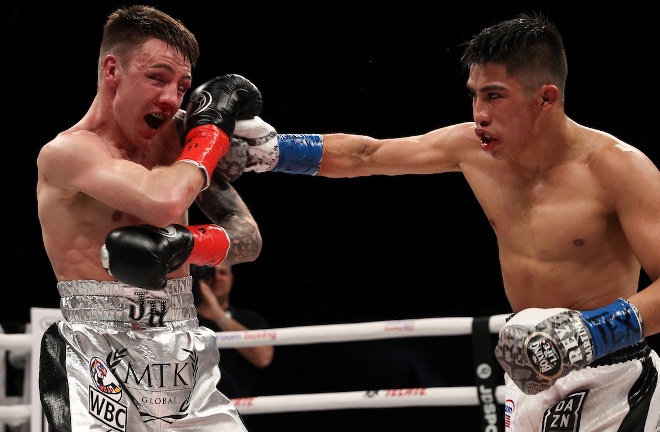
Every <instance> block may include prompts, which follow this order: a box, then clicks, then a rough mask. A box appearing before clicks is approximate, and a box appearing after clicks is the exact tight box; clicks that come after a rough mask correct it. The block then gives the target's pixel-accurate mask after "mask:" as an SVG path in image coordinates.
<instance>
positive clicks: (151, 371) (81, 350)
mask: <svg viewBox="0 0 660 432" xmlns="http://www.w3.org/2000/svg"><path fill="white" fill-rule="evenodd" d="M191 286H192V278H190V277H186V278H180V279H172V280H170V281H169V282H168V284H167V287H166V288H165V289H163V290H162V291H150V290H145V289H141V288H136V287H133V286H130V285H126V284H122V283H119V282H98V281H87V280H82V281H67V282H60V283H58V284H57V288H58V290H59V292H60V296H61V301H60V309H61V311H62V314H63V316H64V318H65V320H64V321H60V322H57V323H55V324H53V325H52V326H51V327H50V328H49V329H48V330H47V331H46V332H45V334H44V337H43V339H42V346H41V357H40V368H39V387H40V395H41V401H42V406H43V409H44V414H45V415H46V418H47V419H48V423H49V430H50V431H52V432H61V431H73V432H83V431H84V432H90V431H99V432H100V431H103V432H109V431H120V432H124V431H126V432H143V431H144V432H146V431H150V432H151V431H154V432H155V431H158V432H161V431H162V432H164V431H172V432H173V431H177V432H186V431H188V432H192V431H195V432H200V431H208V432H211V431H214V432H216V431H223V432H230V431H231V432H234V431H241V432H245V431H246V428H245V426H244V424H243V422H242V420H241V418H240V416H239V414H238V412H237V411H236V408H235V407H234V405H233V404H232V403H231V401H230V400H229V399H227V398H226V397H225V396H224V395H223V394H222V393H220V392H219V391H218V390H217V388H216V384H217V383H218V380H219V379H220V370H219V368H218V361H219V354H218V348H217V344H216V335H215V333H214V332H212V331H211V330H209V329H207V328H205V327H199V324H198V321H197V313H196V309H195V306H194V303H193V296H192V291H191Z"/></svg>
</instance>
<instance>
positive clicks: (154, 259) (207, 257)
mask: <svg viewBox="0 0 660 432" xmlns="http://www.w3.org/2000/svg"><path fill="white" fill-rule="evenodd" d="M229 246H230V240H229V236H228V235H227V232H226V231H225V230H224V228H222V227H220V226H218V225H213V224H206V225H194V226H183V225H178V224H172V225H168V226H166V227H164V228H158V227H155V226H152V225H135V226H126V227H121V228H116V229H114V230H112V231H110V233H109V234H108V235H107V236H106V239H105V244H104V245H103V246H102V247H101V262H102V263H103V267H104V268H105V269H106V270H107V271H108V273H110V275H111V276H113V277H114V278H115V279H117V280H118V281H120V282H123V283H126V284H129V285H133V286H136V287H140V288H145V289H152V290H160V289H163V288H165V286H166V285H167V274H168V273H170V272H172V271H174V270H177V269H179V268H181V266H182V265H183V264H184V263H186V262H188V263H192V264H197V265H207V264H209V265H215V264H219V263H221V262H222V261H223V260H224V259H225V258H226V257H227V254H228V253H229Z"/></svg>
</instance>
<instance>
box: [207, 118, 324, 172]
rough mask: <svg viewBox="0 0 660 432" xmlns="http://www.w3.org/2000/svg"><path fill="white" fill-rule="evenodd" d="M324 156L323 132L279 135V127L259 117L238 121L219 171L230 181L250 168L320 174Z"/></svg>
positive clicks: (219, 165) (250, 169)
mask: <svg viewBox="0 0 660 432" xmlns="http://www.w3.org/2000/svg"><path fill="white" fill-rule="evenodd" d="M322 155H323V137H322V136H321V135H314V134H284V135H278V134H277V132H276V131H275V128H273V127H272V126H271V125H270V124H268V123H266V122H265V121H263V120H262V119H261V118H260V117H259V116H255V117H254V118H252V119H247V120H239V121H237V122H236V127H235V129H234V135H232V137H231V146H230V149H229V151H228V152H227V154H226V155H225V157H223V158H222V159H221V160H220V162H219V163H218V165H217V170H218V171H219V174H220V175H221V176H222V177H223V178H224V179H225V180H227V181H234V180H236V179H237V178H238V177H240V175H241V174H243V172H249V171H254V172H266V171H273V172H286V173H289V174H307V175H316V174H317V173H318V169H319V165H320V163H321V157H322Z"/></svg>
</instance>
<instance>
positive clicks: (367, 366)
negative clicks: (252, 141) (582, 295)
mask: <svg viewBox="0 0 660 432" xmlns="http://www.w3.org/2000/svg"><path fill="white" fill-rule="evenodd" d="M125 3H128V2H110V1H108V2H98V3H97V2H86V3H85V4H84V5H82V6H81V5H80V3H78V2H76V3H75V4H74V3H72V4H68V3H67V2H50V3H49V4H41V5H40V4H38V3H32V2H22V1H18V0H12V1H9V2H6V3H4V5H3V9H4V11H3V13H2V14H1V15H2V20H3V26H2V27H3V33H7V34H6V35H5V37H4V38H3V40H6V41H8V43H9V46H7V47H6V48H5V49H3V53H5V57H4V63H3V65H2V69H3V70H4V74H5V78H4V79H3V83H4V88H5V90H8V93H7V91H6V92H5V93H4V94H5V96H6V99H5V111H8V112H9V116H8V117H6V118H8V121H7V123H6V126H5V133H6V134H8V136H7V135H5V136H6V138H8V140H7V141H5V142H4V148H5V152H6V162H7V164H6V169H5V170H4V172H3V178H4V183H5V187H4V191H5V193H6V195H5V197H4V200H5V202H6V205H7V206H8V208H9V210H8V213H7V214H5V232H6V234H5V235H8V236H9V238H8V239H7V241H6V242H5V246H6V250H5V253H4V256H5V257H6V258H5V259H8V262H6V264H5V265H6V271H5V274H4V278H3V283H2V288H3V289H4V292H5V294H4V300H3V301H2V302H1V303H2V304H1V305H0V321H4V322H19V323H24V322H28V321H29V308H30V307H57V306H58V300H59V297H58V295H57V291H56V288H55V279H54V276H53V274H52V270H51V268H50V265H49V263H48V260H47V257H46V255H45V253H44V251H43V245H42V243H41V237H40V230H39V224H38V220H37V212H36V200H35V185H36V165H35V159H36V156H37V153H38V151H39V149H40V147H41V146H42V145H43V144H44V143H46V142H47V141H49V140H50V139H52V138H53V137H54V136H55V135H56V134H57V133H58V132H60V131H61V130H63V129H66V128H68V127H70V126H71V125H73V124H74V123H75V122H77V121H78V120H79V119H80V118H81V117H82V116H83V115H84V113H85V112H86V110H87V109H88V107H89V105H90V103H91V101H92V99H93V97H94V94H95V91H96V63H97V56H98V46H99V44H100V40H101V29H102V26H103V23H104V22H105V19H106V17H107V15H108V14H109V13H110V12H111V11H112V10H114V9H115V8H116V7H118V6H120V5H122V4H125ZM144 3H148V4H151V5H153V6H156V7H159V8H161V9H162V10H164V11H165V12H168V13H170V14H171V15H173V16H175V17H176V18H178V19H180V20H181V21H182V22H183V23H184V24H186V25H187V27H188V28H189V29H190V30H192V31H193V33H195V35H196V36H197V38H198V40H199V42H200V45H201V50H202V56H201V58H200V61H199V63H198V65H197V67H196V69H195V70H194V77H195V82H196V83H197V84H201V83H202V82H204V81H206V80H207V79H209V78H211V77H212V76H215V75H220V74H223V73H239V74H241V75H244V76H246V77H248V78H249V79H250V80H251V81H252V82H254V83H255V84H256V85H257V86H258V87H259V89H260V90H261V92H262V93H263V96H264V111H263V114H262V117H263V118H264V119H265V120H266V121H267V122H269V123H271V124H272V125H273V126H275V127H276V128H277V130H278V131H279V132H283V133H324V132H352V133H360V134H366V135H371V136H374V137H378V138H385V137H392V136H404V135H414V134H420V133H423V132H426V131H429V130H432V129H435V128H437V127H440V126H444V125H447V124H451V123H455V122H460V121H470V120H471V106H470V101H469V99H468V97H467V91H466V89H465V80H466V78H467V73H466V71H464V70H463V69H462V68H461V66H460V63H459V58H460V55H461V53H462V49H461V47H460V45H461V44H462V43H463V42H465V41H467V40H468V39H469V38H470V37H471V36H472V35H473V34H475V33H477V32H478V31H479V30H481V29H482V28H483V27H485V26H488V25H490V24H492V23H494V22H497V21H500V20H502V19H507V18H512V17H513V16H514V15H516V14H517V13H518V12H521V11H528V12H529V11H542V12H544V13H546V14H547V15H548V16H549V17H550V18H551V19H552V20H553V21H554V22H555V23H556V24H557V26H558V27H559V29H560V31H561V32H562V34H563V36H564V43H565V45H566V49H567V55H568V62H569V77H568V83H567V106H566V110H567V113H568V115H569V116H570V117H572V118H573V119H574V120H576V121H577V122H579V123H581V124H585V125H588V126H591V127H594V128H597V129H602V130H605V131H607V132H610V133H612V134H614V135H616V136H617V137H619V138H621V139H623V140H624V141H627V142H629V143H630V144H632V145H634V146H636V147H638V148H640V149H641V150H643V151H644V152H646V153H647V154H648V155H649V156H650V157H651V159H653V160H654V162H656V164H657V163H658V162H660V151H659V150H658V149H657V143H656V139H654V138H653V136H654V135H655V133H654V132H655V129H656V128H657V118H656V117H657V115H658V110H657V109H656V108H657V99H658V98H657V91H656V84H657V79H656V78H657V76H658V74H657V67H653V66H652V65H655V63H656V61H655V60H654V59H653V58H654V57H655V56H656V53H657V43H658V36H657V22H656V17H655V16H654V15H653V14H652V13H650V11H648V10H645V9H642V8H639V7H637V6H633V5H636V4H637V3H634V2H628V3H625V4H621V3H615V2H599V3H598V6H597V7H591V6H590V5H589V4H588V3H587V4H581V6H580V11H577V10H576V7H575V6H574V5H575V3H573V2H566V3H562V2H557V1H547V2H545V1H537V2H530V1H525V2H508V3H506V4H504V2H479V1H477V2H456V3H454V4H451V6H449V5H448V4H444V3H443V4H444V5H445V6H443V4H440V3H438V4H435V5H433V6H431V5H430V4H428V2H424V3H422V2H419V4H417V3H416V2H405V3H395V4H392V5H390V6H386V5H385V4H384V3H370V4H363V5H360V4H358V3H356V2H353V3H346V4H343V3H302V2H300V3H299V2H296V3H292V4H289V3H279V2H278V4H277V5H276V4H274V2H271V3H270V4H268V5H267V6H263V5H258V4H257V3H252V2H219V1H215V2H182V1H178V2H144ZM444 7H447V8H448V9H447V10H442V9H443V8H444ZM235 186H236V188H237V189H238V190H239V192H240V193H241V194H242V195H243V197H244V199H245V201H246V203H247V204H248V206H249V207H250V208H251V210H252V212H253V213H254V215H255V217H256V219H257V221H258V222H259V224H260V227H261V232H262V235H263V239H264V247H263V252H262V254H261V256H260V257H259V258H258V260H257V261H256V262H254V263H249V264H241V265H239V266H236V268H235V272H236V286H235V289H234V294H233V302H234V303H235V304H236V305H242V306H245V307H249V308H252V309H255V310H258V311H260V312H262V313H263V314H264V315H265V316H266V317H267V319H268V320H269V322H270V323H271V325H272V326H273V327H292V326H304V325H321V324H333V323H346V322H368V321H377V320H396V319H406V318H426V317H444V316H457V317H461V316H486V315H492V314H500V313H508V312H509V311H510V309H509V306H508V303H507V301H506V298H505V296H504V293H503V289H502V284H501V275H500V269H499V265H498V260H497V247H496V242H495V236H494V234H493V232H492V230H491V229H490V226H489V224H488V221H487V220H486V218H485V217H484V216H483V213H482V211H481V209H480V207H479V206H478V204H477V202H476V200H475V199H474V197H473V195H472V193H471V191H470V190H469V188H468V186H467V184H466V182H465V181H464V179H463V177H462V176H461V175H460V174H443V175H428V176H399V177H383V176H375V177H367V178H360V179H325V178H317V177H308V176H294V175H286V174H279V173H268V174H254V173H249V174H246V175H245V176H244V177H242V178H241V179H239V180H238V181H237V182H236V183H235ZM191 216H192V222H193V223H202V222H205V220H203V217H202V216H201V214H200V213H199V212H198V211H197V210H196V209H195V208H194V209H193V210H192V213H191ZM646 283H648V279H646V276H645V275H642V279H641V282H640V284H641V286H644V285H645V284H646ZM652 342H654V343H655V340H654V339H653V338H652ZM399 343H400V345H398V346H394V347H393V346H392V343H391V342H387V341H371V342H352V343H345V344H317V345H307V346H281V347H277V348H276V351H275V359H274V361H273V363H272V365H271V366H270V367H269V368H268V369H266V370H264V371H263V374H262V377H261V381H260V384H259V386H260V393H261V394H289V393H317V392H335V391H354V390H364V389H367V388H372V389H375V388H399V386H400V385H402V384H401V383H402V382H403V386H404V387H413V386H415V385H417V382H419V381H421V382H422V384H421V385H427V386H435V385H438V386H443V385H461V386H462V385H473V380H472V376H471V364H472V359H471V345H470V341H469V340H468V338H460V337H450V338H415V339H409V340H403V339H402V340H399ZM416 356H418V357H419V360H420V361H421V362H422V363H424V365H423V366H422V367H421V368H418V369H415V368H412V367H410V364H412V363H414V362H415V361H416V360H414V359H415V358H416ZM400 357H402V358H400ZM373 362H378V364H377V365H374V363H373ZM392 367H393V368H394V369H393V371H396V372H393V371H391V370H390V369H388V368H392ZM420 371H423V372H424V373H429V374H431V376H428V377H425V378H419V379H417V381H415V379H413V378H410V380H409V381H407V382H404V381H405V377H404V375H406V374H414V373H420ZM406 384H407V385H406ZM476 414H478V408H477V407H446V408H438V407H434V408H394V409H359V410H344V411H322V412H311V413H309V412H308V413H296V414H270V415H254V416H248V417H249V418H247V421H248V425H249V426H251V427H252V430H253V431H255V432H258V431H261V430H272V429H275V430H284V428H287V430H292V431H293V430H316V431H318V430H326V429H327V430H343V431H357V430H381V431H394V430H416V431H427V430H428V431H432V430H433V431H438V430H466V431H470V430H477V429H476V428H477V427H478V424H479V423H478V416H477V415H476ZM450 425H453V426H450ZM324 428H325V429H324Z"/></svg>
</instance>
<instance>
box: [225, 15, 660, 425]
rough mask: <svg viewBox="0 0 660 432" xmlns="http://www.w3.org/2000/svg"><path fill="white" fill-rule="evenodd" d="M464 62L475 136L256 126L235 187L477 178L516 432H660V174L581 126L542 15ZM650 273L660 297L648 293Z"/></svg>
mask: <svg viewBox="0 0 660 432" xmlns="http://www.w3.org/2000/svg"><path fill="white" fill-rule="evenodd" d="M462 62H463V65H464V66H465V67H466V68H467V69H469V77H468V81H467V87H468V89H469V90H470V92H471V96H472V109H473V120H474V121H472V122H465V123H460V124H455V125H450V126H446V127H441V128H439V129H436V130H433V131H430V132H428V133H424V134H421V135H417V136H410V137H403V138H390V139H375V138H372V137H368V136H361V135H351V134H326V135H319V134H296V135H293V134H277V133H276V131H275V129H274V128H272V127H271V126H270V125H268V124H267V123H265V122H264V121H263V120H261V119H260V118H258V117H256V118H254V119H251V120H246V121H243V122H237V125H236V129H235V131H234V137H233V139H232V147H231V148H230V150H229V153H228V154H227V156H226V157H225V158H224V159H223V161H221V162H220V164H222V165H223V167H224V168H223V171H224V174H225V175H226V178H227V180H229V181H232V180H234V179H236V178H237V177H238V176H240V175H241V174H242V173H243V172H244V171H252V172H268V171H271V172H285V173H292V174H304V175H318V176H325V177H333V178H345V177H358V176H369V175H403V174H434V173H444V172H461V173H463V175H464V176H465V179H466V180H467V182H468V183H469V185H470V187H471V189H472V191H473V192H474V194H475V196H476V198H477V200H478V201H479V203H480V204H481V206H482V208H483V210H484V212H485V214H486V216H487V217H488V219H489V221H490V224H491V226H492V227H493V229H494V231H495V233H496V236H497V242H498V249H499V258H500V266H501V270H502V279H503V283H504V288H505V293H506V295H507V298H508V300H509V302H510V304H511V307H512V310H513V312H515V315H513V317H512V318H511V319H510V320H509V321H508V322H507V323H506V324H505V326H504V327H503V328H502V329H501V331H500V337H499V342H498V344H497V347H496V352H495V354H496V357H497V358H498V360H499V362H500V363H501V365H502V367H503V368H504V371H505V382H506V388H507V392H506V404H505V425H506V430H507V431H518V432H535V431H544V432H550V431H556V432H559V431H581V432H585V431H620V432H624V431H625V432H632V431H634V432H654V431H655V432H657V431H659V430H660V387H659V385H660V384H659V380H658V369H659V368H660V360H659V359H658V355H657V354H656V352H655V351H653V350H652V349H650V347H649V346H648V345H647V343H646V339H645V337H648V336H650V335H654V334H657V333H659V332H660V314H658V310H659V309H660V280H659V277H660V218H659V217H658V215H660V173H659V172H658V169H657V167H656V166H655V165H654V164H653V162H652V161H651V160H650V159H649V158H648V157H647V156H646V155H644V154H643V153H642V152H641V151H640V150H638V149H637V148H634V147H632V146H631V145H629V144H627V143H625V142H622V141H621V140H619V139H617V138H616V137H614V136H612V135H610V134H607V133H604V132H602V131H599V130H595V129H592V128H587V127H585V126H582V125H580V124H578V123H577V122H575V121H574V120H572V119H571V118H569V117H568V116H567V115H566V113H565V110H564V92H565V83H566V76H567V73H568V66H567V61H566V53H565V50H564V46H563V41H562V37H561V35H560V34H559V32H558V30H557V28H556V27H555V26H554V24H553V23H551V22H550V21H548V20H547V18H545V17H543V16H542V15H539V14H521V15H519V16H518V17H516V18H514V19H511V20H506V21H503V22H500V23H497V24H494V25H492V26H490V27H488V28H486V29H484V30H482V31H481V32H479V33H478V34H477V35H475V36H474V37H473V38H472V39H471V40H470V41H468V42H467V43H466V49H465V52H464V54H463V57H462ZM425 85H427V84H425ZM410 105H412V101H410V100H408V101H406V106H410ZM396 109H404V108H401V106H397V108H396ZM642 270H643V271H645V273H646V274H647V275H648V276H649V278H650V279H651V284H650V285H648V286H646V287H642V288H643V289H639V280H640V272H641V271H642Z"/></svg>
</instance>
